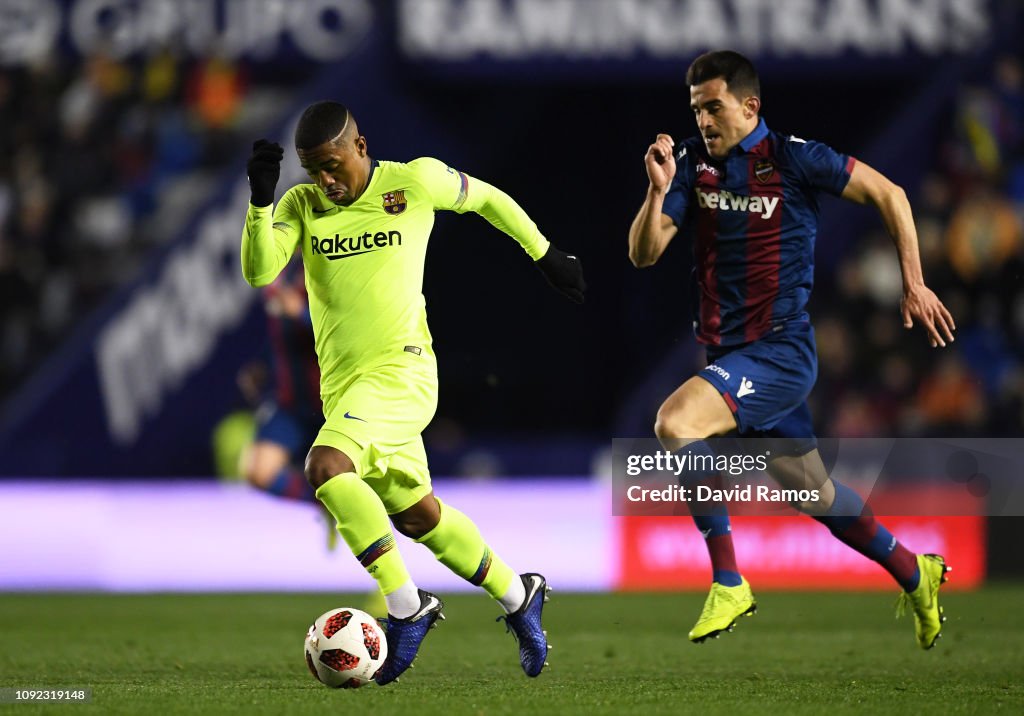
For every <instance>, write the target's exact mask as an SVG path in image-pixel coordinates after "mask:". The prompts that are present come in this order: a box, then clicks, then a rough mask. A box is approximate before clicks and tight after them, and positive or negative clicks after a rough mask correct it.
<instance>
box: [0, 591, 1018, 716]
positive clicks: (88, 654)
mask: <svg viewBox="0 0 1024 716" xmlns="http://www.w3.org/2000/svg"><path fill="white" fill-rule="evenodd" d="M442 596H444V595H442ZM894 596H895V595H887V594H882V593H870V594H835V593H827V594H804V593H801V594H794V593H777V592H765V593H763V594H760V595H759V604H760V611H759V612H758V614H757V615H756V616H754V617H751V618H744V619H742V620H741V622H740V623H739V624H738V625H737V628H736V631H735V632H734V633H732V634H725V635H723V636H722V637H721V638H720V639H718V640H713V641H709V642H708V643H706V644H703V645H694V644H690V643H689V642H687V640H686V632H687V631H688V629H689V627H690V626H691V623H692V620H693V619H694V618H695V617H696V615H697V613H698V612H699V611H700V607H701V604H702V601H703V595H701V594H695V593H686V594H629V595H574V594H562V593H559V592H557V591H556V592H553V593H552V599H551V602H550V603H549V604H548V610H547V612H546V615H545V616H546V619H545V625H546V626H547V628H548V631H549V634H550V638H551V641H552V643H553V645H554V649H553V650H552V652H551V657H550V662H551V667H550V669H549V670H545V673H544V674H542V675H541V677H540V678H538V679H527V678H526V677H525V676H523V674H522V672H521V671H520V669H519V664H518V660H517V657H516V649H515V645H514V642H513V640H512V637H511V636H510V635H507V634H505V632H504V626H503V625H502V624H498V623H495V622H494V617H495V616H496V615H497V609H496V605H494V604H493V603H491V602H490V601H489V600H488V599H487V598H486V597H484V596H483V595H480V596H476V595H457V596H450V597H445V601H446V604H447V606H446V609H445V611H446V613H447V616H448V620H447V621H446V622H444V623H442V624H441V625H440V626H439V628H437V629H436V630H434V631H433V632H431V634H430V636H429V637H428V638H427V641H426V642H425V645H424V649H423V650H422V651H421V652H420V658H419V660H418V661H417V664H416V668H414V669H413V670H411V671H410V672H408V674H407V675H406V676H404V677H403V678H402V681H401V683H399V684H395V685H391V686H388V687H387V688H375V687H366V688H363V689H359V690H357V691H334V690H330V689H327V688H324V687H323V686H320V685H319V684H317V683H316V682H315V681H313V679H312V678H311V677H310V675H309V673H308V672H307V671H306V667H305V664H304V663H303V659H302V640H303V636H304V635H305V631H306V627H307V626H308V625H309V624H310V623H311V622H312V620H313V619H314V618H315V617H316V616H317V615H318V614H320V613H321V612H324V611H327V610H328V609H329V608H332V607H336V606H359V605H360V604H361V603H362V601H363V597H359V596H352V595H347V596H345V597H338V596H335V595H329V594H295V595H283V594H273V595H229V594H214V595H138V596H134V595H116V596H115V595H96V594H89V595H73V594H48V595H30V594H6V595H0V645H2V649H0V686H5V687H14V686H16V687H25V688H38V687H59V686H64V687H89V688H92V690H93V700H92V703H91V704H88V705H85V704H78V705H73V704H67V705H59V706H53V705H50V706H37V705H32V704H21V705H16V706H12V705H3V706H0V712H2V713H8V712H9V713H16V714H30V713H53V712H58V711H59V712H68V711H72V712H74V711H76V710H81V711H82V712H83V713H85V712H96V713H114V714H117V713H124V714H137V713H153V714H177V713H181V714H194V713H210V714H230V713H239V714H241V713H245V714H332V713H334V714H369V715H370V716H379V715H384V714H408V715H410V716H426V715H427V714H444V715H445V716H457V715H459V714H514V715H516V716H522V715H523V714H534V713H553V714H587V715H588V716H592V715H593V714H605V713H607V714H616V713H631V714H639V713H644V714H648V713H658V714H660V713H664V714H680V713H684V714H685V713H694V714H731V715H733V716H735V715H736V714H743V715H746V714H757V713H773V714H820V713H826V712H832V713H835V712H838V713H858V714H859V713H871V714H889V713H892V714H903V713H907V714H927V713H943V714H947V713H1007V714H1011V713H1013V714H1017V713H1024V585H995V586H990V587H987V588H985V589H984V590H982V591H979V592H974V593H952V594H948V595H944V599H943V603H944V605H945V608H946V614H947V615H948V616H949V621H948V622H947V623H946V627H945V629H944V636H943V638H942V640H940V642H939V644H938V646H937V647H936V648H935V649H933V650H932V651H930V652H923V651H921V650H920V649H918V648H917V646H916V644H915V643H914V639H913V625H912V622H911V621H910V619H909V618H907V619H904V620H902V621H900V622H897V621H896V620H895V618H894V612H893V609H892V604H893V602H894V599H893V597H894Z"/></svg>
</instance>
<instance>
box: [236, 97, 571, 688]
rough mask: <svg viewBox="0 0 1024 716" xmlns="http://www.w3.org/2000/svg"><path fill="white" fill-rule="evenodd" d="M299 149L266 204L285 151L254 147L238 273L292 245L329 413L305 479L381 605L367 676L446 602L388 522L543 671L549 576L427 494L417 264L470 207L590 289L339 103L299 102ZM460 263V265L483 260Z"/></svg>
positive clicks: (425, 347) (284, 256)
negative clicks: (373, 134) (377, 652)
mask: <svg viewBox="0 0 1024 716" xmlns="http://www.w3.org/2000/svg"><path fill="white" fill-rule="evenodd" d="M295 148H296V151H297V153H298V157H299V161H300V163H301V164H302V166H303V168H304V169H305V170H306V172H307V174H308V175H309V178H310V182H311V183H308V184H300V185H298V186H295V187H293V188H291V189H290V190H288V191H287V192H286V193H285V195H284V196H283V197H282V198H281V201H280V202H278V204H277V207H276V208H275V207H273V206H272V204H273V198H274V189H275V187H276V184H277V180H278V178H279V177H280V162H281V159H282V157H283V150H282V148H281V147H280V146H278V145H276V144H271V143H269V142H266V141H264V140H260V141H258V142H256V143H255V144H254V146H253V155H252V158H251V159H250V160H249V164H248V175H249V184H250V188H251V190H252V196H251V204H250V206H249V211H248V214H247V215H246V220H245V229H244V231H243V235H242V273H243V275H244V276H245V279H246V281H248V282H249V283H250V284H251V285H253V286H265V285H267V284H269V283H270V282H272V281H273V280H274V279H275V277H276V276H277V275H278V273H279V272H280V271H281V269H282V268H283V267H284V266H285V264H287V262H288V259H289V257H290V256H291V255H292V253H293V252H294V251H295V248H296V246H300V247H301V250H302V258H303V263H304V265H305V270H306V283H307V286H308V288H309V292H310V293H309V303H310V310H311V314H312V322H313V333H314V336H315V339H316V349H317V355H318V356H319V360H320V370H321V395H322V396H323V398H324V415H325V416H326V422H325V423H324V425H323V427H322V428H321V429H320V432H319V434H318V435H317V437H316V439H315V441H314V443H313V447H312V448H311V449H310V451H309V455H308V456H307V458H306V477H307V479H308V480H309V482H310V484H311V485H312V486H313V487H314V488H315V489H316V497H317V499H319V500H320V501H321V502H322V503H323V504H324V505H325V506H326V508H327V509H328V510H329V511H330V512H331V514H332V515H334V517H335V518H336V520H337V524H338V531H339V532H340V533H341V536H342V538H343V539H344V540H345V543H346V544H348V546H349V548H350V549H351V550H352V552H353V554H354V555H355V556H356V558H357V559H358V560H359V561H360V563H361V564H362V565H363V566H364V567H365V568H366V570H367V571H368V572H369V573H370V574H371V575H372V576H373V578H374V579H376V580H377V584H378V587H379V588H380V591H381V592H382V593H383V594H384V598H385V601H386V602H387V607H388V618H387V622H386V628H387V637H388V658H387V661H386V662H385V664H384V666H383V667H382V668H381V670H380V671H379V672H378V674H377V675H376V677H375V678H376V680H377V682H378V683H379V684H387V683H390V682H392V681H394V680H395V679H397V678H398V676H399V675H400V674H402V673H403V672H404V671H405V670H406V669H407V668H408V667H409V665H410V664H411V663H412V660H413V659H414V658H415V656H416V653H417V651H418V649H419V646H420V644H421V643H422V641H423V638H424V637H425V636H426V633H427V630H428V629H429V628H430V627H431V626H432V625H433V624H434V622H435V620H437V619H438V618H439V617H440V616H441V607H442V604H441V600H440V599H438V598H437V597H436V596H435V595H433V594H430V593H429V592H425V591H423V590H420V589H418V588H417V587H416V585H415V583H414V582H413V580H412V578H411V577H410V576H409V573H408V571H407V570H406V567H405V564H404V563H403V561H402V557H401V555H400V554H399V552H398V550H397V548H396V546H395V540H394V535H393V533H392V529H391V523H393V524H394V526H395V528H396V529H397V530H398V531H399V532H401V533H402V534H404V535H406V536H408V537H411V538H412V539H414V540H416V541H417V542H420V543H422V544H424V545H425V546H426V547H427V548H428V549H430V551H431V552H433V553H434V555H435V556H436V557H437V558H438V560H440V561H441V562H442V563H443V564H444V565H445V566H447V567H448V568H449V569H451V570H452V571H453V572H455V573H456V574H458V575H460V576H461V577H463V578H465V579H467V580H468V581H469V582H471V583H472V584H474V585H478V586H481V587H483V589H484V590H486V591H487V593H488V594H490V595H491V596H492V597H493V598H494V599H496V600H497V601H498V602H500V604H501V606H502V607H503V608H504V610H505V611H506V613H507V614H506V616H505V617H503V618H504V619H505V621H506V625H507V627H508V629H509V630H510V631H512V633H513V634H514V635H515V637H516V640H517V642H518V644H519V657H520V663H521V665H522V667H523V670H524V671H525V672H526V674H527V675H528V676H537V675H538V674H539V673H540V671H541V669H543V667H544V665H545V663H546V662H545V659H546V657H547V652H548V648H549V647H548V644H547V638H546V634H545V633H544V631H543V629H542V626H541V614H542V610H543V603H544V601H545V599H546V597H545V593H546V591H547V585H546V582H545V579H544V577H543V576H541V575H540V574H535V573H528V574H523V575H520V576H517V575H516V574H515V572H514V571H513V570H512V569H511V568H510V567H509V566H508V565H506V564H505V563H504V562H503V561H502V560H501V559H500V558H499V557H498V555H497V554H496V553H495V552H493V551H492V550H491V549H490V547H489V546H488V545H487V544H486V543H485V542H484V540H483V537H482V536H481V535H480V531H479V530H478V529H477V527H476V525H474V524H473V522H472V521H471V520H470V519H469V518H468V517H467V516H466V515H464V514H463V513H461V512H459V511H458V510H456V509H455V508H454V507H452V506H451V505H448V504H443V503H442V502H441V501H440V500H438V499H437V498H435V497H434V494H433V491H432V489H431V485H430V473H429V471H428V468H427V461H426V453H425V452H424V449H423V441H422V438H421V437H420V434H421V433H422V431H423V429H424V428H426V426H427V424H428V423H429V422H430V420H431V418H432V417H433V415H434V411H435V409H436V406H437V366H436V360H435V357H434V352H433V349H432V346H431V336H430V331H429V329H428V328H427V321H426V310H425V304H424V299H423V294H422V285H423V269H424V261H425V258H426V249H427V240H428V238H429V236H430V231H431V229H432V227H433V221H434V212H435V211H437V210H448V211H456V212H458V213H464V212H467V211H472V212H475V213H477V214H480V215H481V216H483V217H484V218H485V219H487V220H488V221H489V222H490V223H491V224H493V225H494V226H495V227H496V228H498V229H500V230H502V231H504V232H505V233H507V234H509V235H510V236H512V237H513V238H514V239H516V241H518V242H519V243H520V244H521V245H522V247H523V249H524V250H525V251H526V252H527V254H529V256H530V258H532V259H533V260H534V262H535V265H536V266H537V267H538V268H539V269H540V270H541V272H542V273H543V274H544V276H545V277H546V278H547V280H548V281H549V282H550V283H551V284H552V285H553V286H554V287H555V288H556V289H558V290H559V291H561V292H562V293H564V294H565V295H567V296H568V297H569V298H571V299H572V300H574V301H577V302H582V300H583V291H584V289H585V286H584V283H583V274H582V270H581V268H580V263H579V261H578V260H577V259H576V257H575V256H570V255H568V254H565V253H563V252H562V251H559V250H558V249H557V248H555V247H554V246H553V245H551V244H550V243H549V242H548V240H547V239H545V238H544V236H543V235H542V234H541V233H540V231H539V230H538V229H537V226H536V224H534V222H533V221H531V220H530V218H529V217H528V216H527V215H526V213H525V212H524V211H523V210H522V209H521V208H520V207H519V206H518V205H517V204H516V203H515V202H514V201H513V200H512V199H511V198H510V197H509V196H508V195H506V194H505V193H504V192H502V191H500V190H498V189H496V188H495V187H492V186H490V185H489V184H487V183H485V182H482V181H480V180H478V179H474V178H471V177H469V176H467V175H466V174H464V173H462V172H460V171H457V170H455V169H453V168H451V167H448V166H445V165H444V164H443V163H442V162H439V161H437V160H436V159H430V158H420V159H416V160H414V161H412V162H409V163H407V164H406V163H401V162H389V161H378V160H375V159H372V158H371V157H370V155H369V154H368V151H367V143H366V139H365V137H363V136H362V135H361V134H360V133H359V130H358V128H357V126H356V121H355V118H354V117H353V116H352V115H351V113H350V112H349V111H348V109H347V108H346V107H344V106H343V105H341V104H338V103H336V102H318V103H316V104H313V105H311V106H310V107H308V108H307V109H306V111H305V112H304V113H303V115H302V117H301V118H300V120H299V123H298V127H297V129H296V132H295ZM466 262H467V269H468V268H469V267H471V266H476V265H478V262H479V260H478V259H476V258H475V257H466ZM389 517H390V522H391V523H389Z"/></svg>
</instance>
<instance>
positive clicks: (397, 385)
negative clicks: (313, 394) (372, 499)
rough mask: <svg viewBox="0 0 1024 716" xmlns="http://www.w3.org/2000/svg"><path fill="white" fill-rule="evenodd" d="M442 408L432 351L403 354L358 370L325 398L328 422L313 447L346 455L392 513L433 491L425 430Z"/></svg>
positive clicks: (407, 506) (408, 506) (404, 508)
mask: <svg viewBox="0 0 1024 716" xmlns="http://www.w3.org/2000/svg"><path fill="white" fill-rule="evenodd" d="M435 410H437V369H436V364H435V363H434V361H433V355H432V354H427V355H419V356H417V355H413V354H404V355H403V356H401V357H399V358H398V359H397V361H396V362H395V363H393V364H387V365H381V366H377V367H375V368H372V369H367V370H365V371H361V372H358V373H354V374H353V375H352V376H351V377H350V378H349V379H348V380H346V381H345V383H344V384H343V385H342V387H341V389H340V390H339V391H337V392H336V393H334V394H331V395H326V396H324V415H325V416H326V418H327V420H326V421H325V422H324V426H323V427H322V428H321V429H320V433H319V434H318V435H317V437H316V440H314V441H313V445H326V446H328V447H332V448H335V449H337V450H340V451H341V452H343V453H345V454H346V455H347V456H348V457H349V459H351V460H352V463H353V464H354V465H355V467H356V473H357V474H358V475H359V477H361V478H362V479H363V480H365V481H366V483H367V484H368V485H370V487H372V488H373V491H374V492H376V493H377V495H378V497H380V499H381V501H382V502H383V503H384V507H385V509H386V510H387V513H388V514H389V515H393V514H395V513H396V512H401V511H403V510H406V509H408V508H410V507H412V506H413V505H414V504H416V503H417V502H419V501H420V500H421V499H423V498H424V497H425V496H427V495H428V494H430V490H431V487H430V470H429V469H428V467H427V454H426V451H425V450H424V449H423V438H422V437H421V436H420V434H421V433H422V432H423V430H424V429H425V428H426V427H427V425H428V424H429V423H430V421H431V420H432V419H433V417H434V411H435Z"/></svg>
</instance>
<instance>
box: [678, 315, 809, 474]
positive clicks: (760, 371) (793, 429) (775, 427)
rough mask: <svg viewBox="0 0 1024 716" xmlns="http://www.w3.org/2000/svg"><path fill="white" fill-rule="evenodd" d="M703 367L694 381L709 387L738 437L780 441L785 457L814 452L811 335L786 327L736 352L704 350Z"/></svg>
mask: <svg viewBox="0 0 1024 716" xmlns="http://www.w3.org/2000/svg"><path fill="white" fill-rule="evenodd" d="M707 353H708V365H707V367H706V368H704V370H702V371H701V372H700V373H698V374H697V375H699V376H700V377H701V378H703V379H704V380H706V381H708V382H709V383H711V385H713V386H715V388H716V389H717V390H718V392H719V393H721V394H722V397H723V398H725V402H726V403H727V404H728V405H729V409H730V410H732V412H733V415H734V416H735V417H736V425H737V426H738V428H739V434H740V436H741V437H762V438H783V439H785V441H786V442H785V443H784V445H785V447H783V445H780V447H779V449H780V450H782V451H783V452H785V454H789V455H803V454H804V453H807V452H809V451H811V450H813V449H814V448H815V447H817V440H815V437H814V425H813V422H812V420H811V411H810V408H808V407H807V396H808V395H809V394H810V392H811V388H812V387H814V381H815V379H816V378H817V377H818V356H817V352H816V350H815V346H814V329H813V328H812V327H811V324H810V323H809V322H807V321H790V322H788V323H785V324H782V326H781V328H780V329H777V331H776V332H775V333H771V334H769V335H767V336H765V337H764V338H761V339H759V340H756V341H754V342H752V343H747V344H745V345H742V346H730V347H725V348H721V347H715V346H708V348H707Z"/></svg>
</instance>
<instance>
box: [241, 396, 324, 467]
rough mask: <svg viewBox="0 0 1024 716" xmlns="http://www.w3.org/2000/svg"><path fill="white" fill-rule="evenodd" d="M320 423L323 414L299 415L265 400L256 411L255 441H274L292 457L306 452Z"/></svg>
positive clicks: (314, 437)
mask: <svg viewBox="0 0 1024 716" xmlns="http://www.w3.org/2000/svg"><path fill="white" fill-rule="evenodd" d="M322 423H323V416H313V415H310V416H300V415H298V414H297V413H292V412H289V411H287V410H285V409H284V408H281V407H280V406H279V405H278V404H277V403H275V402H273V401H267V402H265V403H263V404H262V405H260V407H259V410H257V411H256V425H257V427H256V441H257V442H260V441H266V442H272V443H276V444H278V445H280V446H281V447H283V448H284V449H285V450H287V451H288V454H289V455H291V456H292V457H293V458H294V457H297V456H300V455H305V454H306V452H307V451H308V450H309V448H310V446H311V445H312V444H313V441H314V440H315V439H316V434H317V432H318V431H319V430H320V425H321V424H322Z"/></svg>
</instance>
